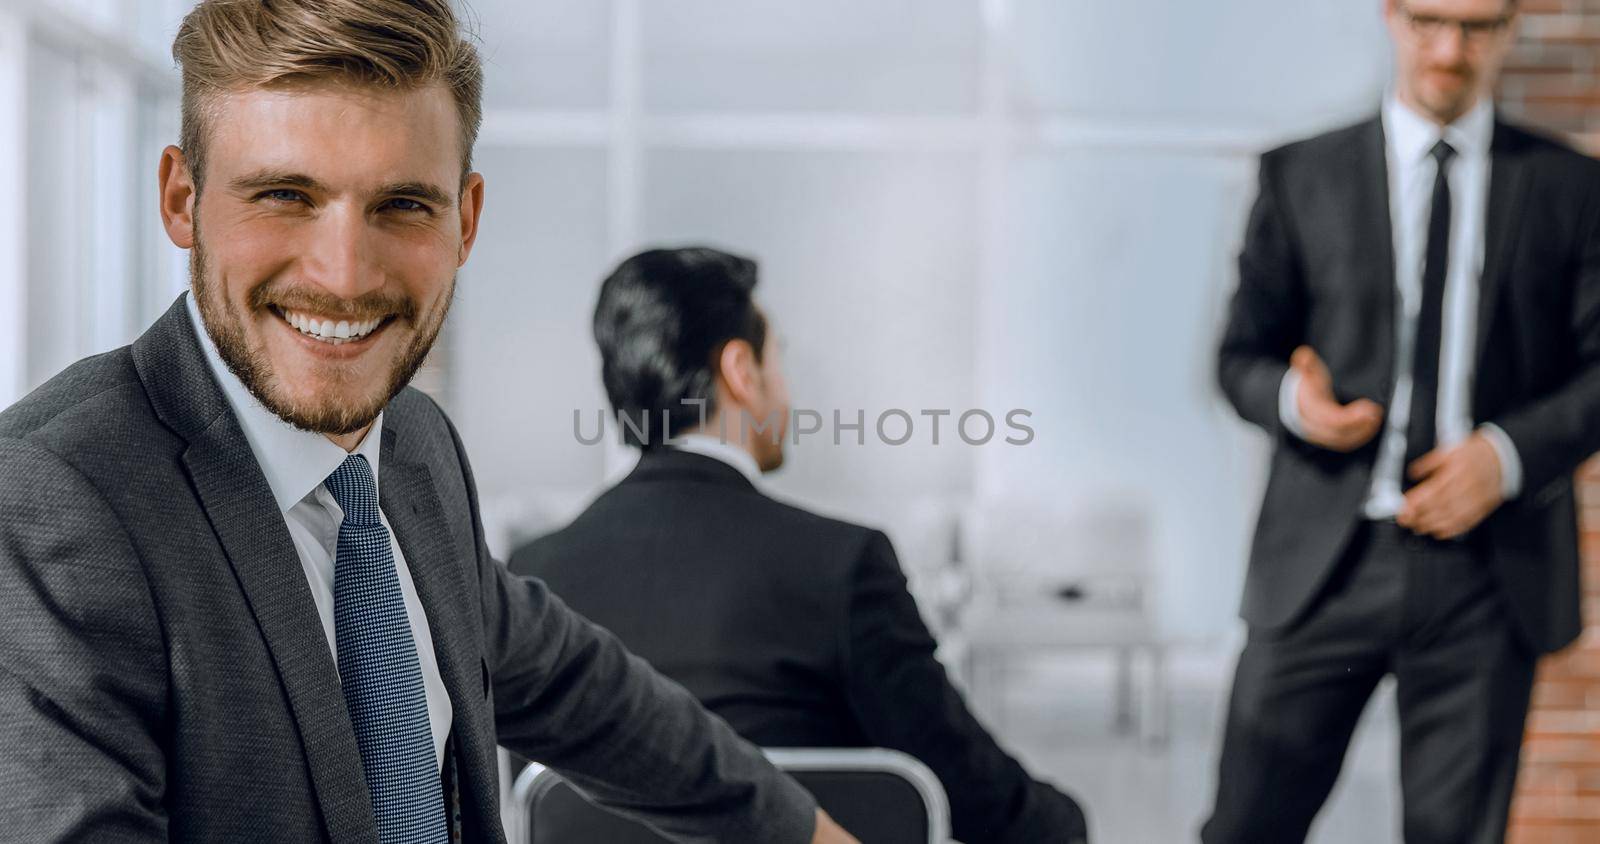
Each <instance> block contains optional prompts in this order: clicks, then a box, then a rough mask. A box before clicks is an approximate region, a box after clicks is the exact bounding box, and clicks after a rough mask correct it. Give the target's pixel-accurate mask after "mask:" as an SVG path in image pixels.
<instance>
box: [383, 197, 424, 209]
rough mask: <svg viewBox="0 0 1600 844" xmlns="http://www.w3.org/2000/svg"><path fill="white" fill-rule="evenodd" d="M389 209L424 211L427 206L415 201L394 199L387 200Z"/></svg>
mask: <svg viewBox="0 0 1600 844" xmlns="http://www.w3.org/2000/svg"><path fill="white" fill-rule="evenodd" d="M389 207H390V208H393V209H395V210H396V211H426V210H428V206H426V205H423V204H422V203H420V202H418V201H416V200H415V199H404V198H396V199H391V200H389Z"/></svg>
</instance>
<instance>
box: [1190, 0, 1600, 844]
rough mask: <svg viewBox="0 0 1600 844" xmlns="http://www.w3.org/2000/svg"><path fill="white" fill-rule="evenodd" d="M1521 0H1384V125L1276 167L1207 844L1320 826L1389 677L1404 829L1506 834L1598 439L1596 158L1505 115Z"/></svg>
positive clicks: (1253, 335)
mask: <svg viewBox="0 0 1600 844" xmlns="http://www.w3.org/2000/svg"><path fill="white" fill-rule="evenodd" d="M1515 14H1516V4H1515V0H1386V2H1385V4H1384V15H1385V18H1386V19H1387V22H1388V26H1389V30H1390V33H1391V36H1392V38H1393V41H1394V49H1395V57H1396V71H1397V73H1396V77H1395V81H1394V85H1393V89H1392V91H1391V93H1390V94H1389V95H1388V97H1387V98H1386V100H1385V102H1384V105H1383V108H1382V113H1381V114H1380V115H1379V116H1377V117H1375V118H1373V119H1370V120H1367V121H1365V122H1363V123H1360V124H1358V125H1356V126H1352V127H1350V128H1347V129H1341V130H1339V131H1336V132H1332V133H1330V134H1327V135H1323V136H1320V137H1317V138H1313V139H1311V140H1307V141H1303V142H1300V143H1296V144H1291V145H1289V146H1287V147H1284V148H1282V149H1278V150H1275V151H1273V152H1269V153H1267V154H1266V155H1265V156H1263V157H1262V160H1261V184H1260V196H1259V198H1258V199H1257V201H1256V206H1255V209H1254V211H1253V212H1252V214H1251V216H1250V222H1249V228H1248V230H1247V232H1246V235H1245V245H1244V250H1243V254H1242V255H1241V256H1240V259H1239V287H1238V291H1237V293H1236V294H1235V295H1234V298H1233V302H1232V305H1231V308H1230V311H1229V316H1228V324H1227V328H1226V329H1225V331H1224V334H1223V339H1222V344H1221V353H1220V356H1219V362H1218V371H1219V377H1220V380H1221V383H1222V388H1223V390H1224V392H1226V394H1227V396H1228V399H1229V400H1230V401H1231V402H1232V403H1233V405H1234V407H1235V408H1237V409H1238V411H1239V414H1240V415H1241V416H1243V417H1244V418H1245V419H1247V420H1249V421H1251V422H1253V423H1255V424H1257V425H1259V426H1261V427H1262V428H1264V429H1265V430H1266V431H1267V432H1268V433H1270V434H1271V436H1272V438H1273V442H1274V452H1273V457H1272V472H1271V477H1270V479H1269V481H1268V485H1267V491H1266V498H1265V501H1264V503H1263V505H1262V510H1261V515H1260V521H1259V523H1258V525H1257V528H1256V535H1255V542H1254V548H1253V550H1252V553H1251V559H1250V570H1249V576H1248V579H1247V581H1246V584H1245V594H1244V605H1243V610H1242V614H1243V616H1244V619H1245V621H1246V622H1248V624H1249V630H1250V633H1249V641H1248V643H1247V644H1246V646H1245V649H1244V652H1243V654H1241V656H1240V658H1239V664H1238V668H1237V671H1236V674H1235V677H1234V686H1233V695H1232V701H1231V704H1230V709H1229V713H1228V719H1227V727H1226V735H1225V738H1224V740H1223V748H1222V758H1221V764H1220V770H1219V784H1218V790H1217V798H1216V805H1215V809H1214V812H1213V814H1212V816H1211V818H1210V820H1209V821H1208V822H1207V823H1206V825H1205V828H1204V830H1203V831H1202V834H1201V837H1202V838H1203V839H1204V840H1205V841H1207V842H1212V843H1213V844H1223V843H1224V842H1275V843H1276V842H1293V841H1300V840H1303V839H1304V837H1305V835H1306V831H1307V829H1308V827H1309V826H1310V824H1311V821H1312V818H1313V816H1314V815H1315V814H1316V812H1317V811H1318V809H1319V808H1320V807H1321V805H1322V803H1323V801H1324V800H1325V799H1326V797H1327V795H1328V792H1329V790H1330V789H1331V787H1332V786H1333V783H1334V780H1335V778H1336V777H1337V775H1338V771H1339V766H1340V763H1341V760H1342V758H1343V755H1344V752H1345V748H1346V745H1347V743H1348V741H1349V738H1350V734H1351V731H1352V730H1353V729H1354V727H1355V724H1356V721H1357V718H1358V717H1359V715H1360V713H1361V710H1362V708H1363V706H1364V705H1365V704H1366V701H1367V699H1368V697H1369V696H1370V695H1371V693H1372V691H1373V688H1374V686H1376V685H1377V683H1378V681H1379V680H1380V679H1381V678H1383V677H1384V676H1385V675H1388V674H1393V675H1394V676H1395V677H1396V680H1397V684H1398V699H1399V716H1400V754H1401V758H1400V777H1401V787H1402V791H1403V796H1404V807H1405V809H1404V833H1405V840H1406V841H1407V842H1408V844H1425V842H1440V844H1444V842H1494V841H1500V840H1502V839H1503V837H1504V834H1505V828H1506V816H1507V810H1508V806H1509V804H1510V800H1511V795H1512V790H1513V784H1514V782H1515V779H1516V773H1517V758H1518V751H1519V748H1520V745H1521V739H1522V727H1523V720H1524V718H1525V716H1526V712H1527V705H1528V696H1529V692H1530V688H1531V683H1532V677H1533V668H1534V662H1535V660H1536V658H1537V657H1538V655H1539V654H1541V653H1546V652H1549V651H1553V650H1556V649H1558V648H1560V647H1562V646H1563V645H1565V644H1567V643H1568V642H1570V641H1571V640H1572V639H1573V638H1574V637H1575V636H1576V635H1577V633H1578V631H1579V628H1580V621H1579V606H1578V602H1579V589H1578V546H1577V542H1578V532H1577V522H1576V507H1575V500H1574V497H1573V484H1572V474H1573V471H1574V469H1575V468H1576V467H1577V466H1578V464H1579V463H1580V462H1581V461H1582V460H1583V459H1584V458H1585V457H1586V456H1588V455H1589V454H1591V453H1592V452H1594V451H1595V450H1596V449H1597V448H1600V164H1597V163H1596V162H1594V161H1592V160H1590V159H1587V158H1584V157H1583V156H1581V155H1579V154H1578V153H1576V152H1573V151H1572V150H1570V149H1568V148H1567V147H1565V146H1562V145H1560V144H1558V143H1555V142H1553V141H1549V140H1545V139H1543V138H1541V137H1538V136H1535V135H1532V134H1529V133H1528V132H1526V131H1523V130H1521V129H1518V128H1516V127H1514V126H1511V125H1509V124H1506V123H1504V122H1502V121H1500V120H1498V119H1497V118H1496V115H1495V113H1494V105H1493V103H1492V101H1491V91H1492V89H1493V85H1494V82H1495V78H1496V76H1497V74H1498V71H1499V68H1500V66H1501V62H1502V60H1503V59H1504V57H1505V55H1506V52H1507V50H1508V49H1509V46H1510V40H1511V35H1510V28H1511V26H1512V25H1513V23H1514V19H1515Z"/></svg>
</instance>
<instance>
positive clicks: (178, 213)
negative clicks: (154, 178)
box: [158, 145, 198, 249]
mask: <svg viewBox="0 0 1600 844" xmlns="http://www.w3.org/2000/svg"><path fill="white" fill-rule="evenodd" d="M158 183H159V185H160V193H161V195H160V199H159V201H160V205H161V225H162V226H163V227H164V228H166V230H167V237H168V238H169V239H170V240H171V241H172V243H173V245H174V246H177V247H178V248H179V249H193V248H194V203H195V200H196V199H197V198H198V194H196V192H195V188H194V176H193V175H192V174H191V173H190V172H189V160H188V159H187V158H184V155H183V150H181V149H178V148H177V147H175V146H171V145H168V146H167V148H166V149H164V150H162V151H161V169H160V173H159V182H158Z"/></svg>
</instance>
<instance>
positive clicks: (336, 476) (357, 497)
mask: <svg viewBox="0 0 1600 844" xmlns="http://www.w3.org/2000/svg"><path fill="white" fill-rule="evenodd" d="M323 486H326V487H327V488H328V492H330V493H333V500H334V501H337V502H339V507H340V508H341V509H343V510H344V520H345V521H346V522H349V523H350V524H352V525H357V526H362V527H367V526H371V525H376V524H381V522H379V521H378V484H377V483H376V482H374V481H373V479H372V466H371V465H369V464H368V463H367V458H366V457H364V456H362V455H360V454H352V455H350V456H349V457H346V458H345V459H344V462H343V463H340V464H339V468H337V469H334V470H333V474H331V475H329V476H328V479H327V480H326V481H323Z"/></svg>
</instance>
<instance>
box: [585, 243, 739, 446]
mask: <svg viewBox="0 0 1600 844" xmlns="http://www.w3.org/2000/svg"><path fill="white" fill-rule="evenodd" d="M755 286H756V263H755V261H752V260H750V259H749V258H741V257H739V256H737V255H729V254H728V253H726V252H721V251H718V250H716V249H708V248H704V247H691V248H683V249H652V250H649V251H647V252H641V253H639V254H637V255H635V256H633V257H632V258H629V259H628V260H626V261H623V262H622V264H621V265H619V266H618V267H617V268H616V270H615V271H613V272H612V273H611V276H610V277H609V278H607V279H606V280H605V283H604V284H602V285H601V286H600V301H599V302H598V303H596V304H595V308H594V339H595V342H596V343H597V344H599V346H600V362H601V367H600V372H601V378H602V380H603V381H604V382H605V386H606V395H607V396H608V397H609V398H610V399H611V407H612V409H614V410H615V411H616V412H617V413H618V414H621V415H626V416H627V417H628V418H629V419H631V420H635V421H638V420H641V417H644V418H643V422H644V423H645V424H644V425H643V426H641V427H642V429H643V436H642V437H641V436H640V431H637V430H634V429H633V427H632V425H630V424H623V425H621V426H620V427H621V429H622V433H623V437H624V438H625V439H626V440H627V442H628V443H629V444H631V445H636V446H639V447H640V448H643V449H646V450H649V449H651V448H653V447H656V446H659V445H661V444H662V443H663V442H664V441H665V440H667V439H668V438H670V437H673V436H676V435H677V434H678V433H680V432H682V431H683V430H685V429H687V428H692V427H694V426H696V425H698V424H700V420H701V418H702V413H704V414H705V415H707V416H709V415H710V414H712V413H715V412H716V410H717V407H716V391H715V390H714V389H713V387H714V385H715V383H716V375H717V358H718V356H720V355H721V354H722V348H723V347H724V346H725V345H727V344H728V342H729V341H731V340H744V341H746V342H748V343H749V344H750V345H751V347H752V348H754V349H755V354H756V359H757V360H760V359H761V347H762V345H763V344H764V343H765V341H766V337H767V321H766V319H765V318H764V317H763V316H762V315H761V311H760V310H759V309H757V308H756V306H755V303H754V302H753V301H751V297H750V293H751V291H752V290H754V289H755ZM696 399H698V400H701V401H704V402H705V405H704V407H703V408H702V407H701V406H699V405H697V404H684V403H683V402H684V401H685V400H696ZM663 418H665V420H666V422H665V425H666V430H665V431H655V432H653V431H652V428H654V427H656V426H658V425H661V424H663V423H662V420H663Z"/></svg>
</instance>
